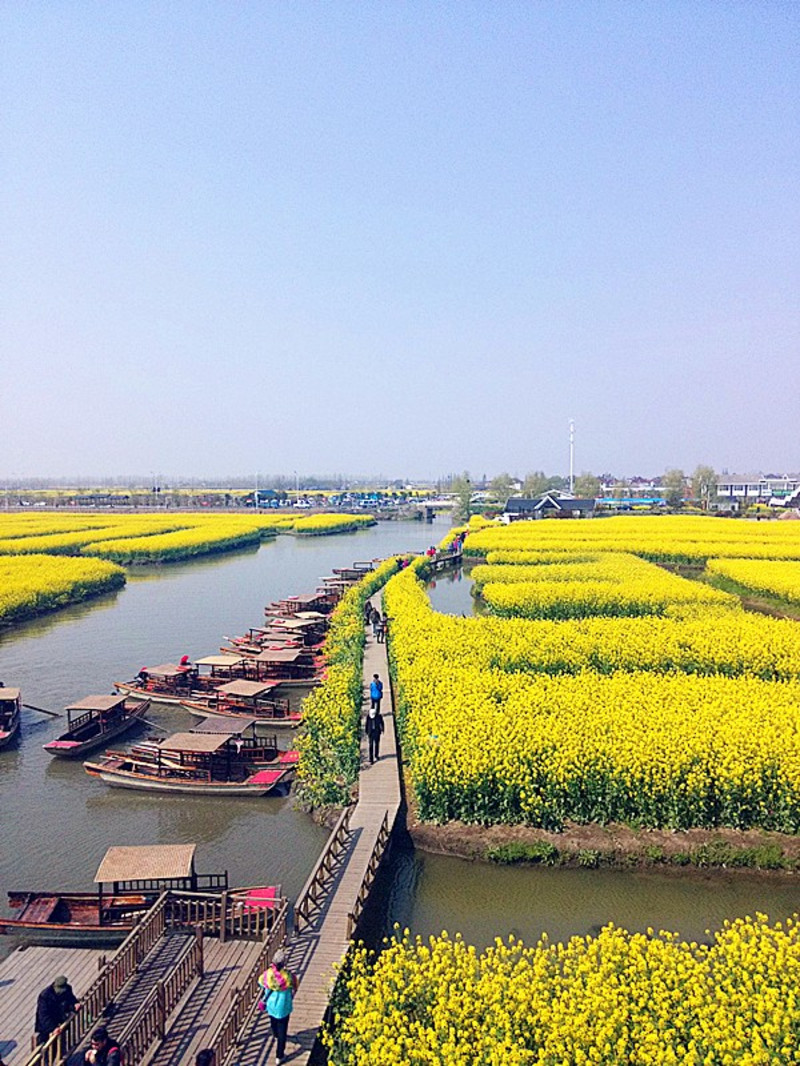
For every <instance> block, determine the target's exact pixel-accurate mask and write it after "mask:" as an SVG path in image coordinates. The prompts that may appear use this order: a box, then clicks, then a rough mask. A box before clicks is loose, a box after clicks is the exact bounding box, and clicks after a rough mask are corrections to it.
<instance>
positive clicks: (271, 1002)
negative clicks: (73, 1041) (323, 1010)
mask: <svg viewBox="0 0 800 1066" xmlns="http://www.w3.org/2000/svg"><path fill="white" fill-rule="evenodd" d="M258 983H259V986H260V988H261V993H260V995H259V1001H258V1006H259V1010H263V1011H264V1012H265V1013H266V1014H267V1016H268V1017H269V1021H270V1028H271V1030H272V1035H273V1036H274V1038H275V1062H276V1063H278V1064H280V1063H282V1062H283V1060H284V1056H285V1054H286V1040H287V1036H288V1032H289V1015H290V1014H291V1013H292V1008H293V1006H294V994H295V992H296V991H297V977H296V976H295V975H294V974H293V973H292V972H291V970H289V969H288V967H287V965H286V952H285V951H284V950H283V948H279V949H278V950H277V951H276V952H275V954H274V956H273V958H272V962H271V964H270V965H269V966H268V967H267V969H266V970H265V971H264V972H263V973H262V974H261V976H260V977H259V979H258ZM80 1009H81V1004H80V1003H79V1002H78V999H77V998H76V996H75V993H74V992H73V991H72V987H71V985H70V983H69V981H68V980H67V978H66V977H64V976H63V975H62V976H59V977H56V979H55V980H54V981H53V982H52V984H49V985H48V986H47V988H43V989H42V991H41V992H40V993H39V996H38V999H37V1001H36V1021H35V1023H34V1024H35V1031H36V1042H37V1044H40V1045H41V1044H45V1043H47V1041H48V1040H49V1038H50V1037H51V1036H52V1035H53V1033H55V1032H56V1030H58V1029H60V1028H61V1027H62V1026H64V1025H65V1024H66V1023H67V1022H68V1021H69V1019H70V1018H71V1017H72V1015H73V1014H75V1013H76V1011H79V1010H80ZM85 1063H89V1064H90V1066H125V1063H124V1058H123V1055H122V1049H121V1048H120V1046H119V1044H118V1042H117V1041H116V1040H115V1039H114V1038H113V1037H112V1036H111V1035H110V1034H109V1032H108V1030H107V1029H106V1028H105V1027H104V1026H99V1027H98V1028H97V1029H95V1030H94V1031H93V1032H92V1035H91V1037H90V1039H89V1047H88V1048H86V1049H85V1050H80V1051H77V1052H75V1053H74V1054H73V1055H71V1056H70V1057H69V1059H68V1060H67V1066H84V1064H85ZM0 1066H3V1062H2V1060H0ZM194 1066H217V1058H216V1053H215V1051H214V1049H213V1048H203V1049H202V1050H201V1051H198V1052H197V1054H196V1056H195V1059H194Z"/></svg>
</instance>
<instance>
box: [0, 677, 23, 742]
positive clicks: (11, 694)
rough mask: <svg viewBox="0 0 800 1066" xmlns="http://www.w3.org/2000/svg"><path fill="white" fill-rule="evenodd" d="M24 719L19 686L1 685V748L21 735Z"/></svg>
mask: <svg viewBox="0 0 800 1066" xmlns="http://www.w3.org/2000/svg"><path fill="white" fill-rule="evenodd" d="M21 720H22V693H21V692H20V690H19V689H18V688H5V687H4V686H2V685H0V748H7V747H8V745H9V744H11V743H13V741H15V740H16V739H17V737H18V736H19V727H20V722H21Z"/></svg>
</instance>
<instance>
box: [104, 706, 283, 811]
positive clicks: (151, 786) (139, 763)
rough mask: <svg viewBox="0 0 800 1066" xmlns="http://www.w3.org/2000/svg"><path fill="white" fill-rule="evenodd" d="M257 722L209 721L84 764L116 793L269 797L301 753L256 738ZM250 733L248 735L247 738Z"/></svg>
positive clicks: (273, 739) (271, 739)
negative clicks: (129, 790) (126, 790)
mask: <svg viewBox="0 0 800 1066" xmlns="http://www.w3.org/2000/svg"><path fill="white" fill-rule="evenodd" d="M255 725H256V722H255V719H253V718H250V719H245V720H237V721H225V720H223V719H220V718H217V719H211V718H209V719H207V721H206V722H204V723H203V725H202V726H200V727H198V728H197V729H195V730H193V731H191V732H186V733H173V735H172V736H169V737H165V738H163V739H159V740H148V741H146V742H143V743H141V744H136V745H134V746H133V747H132V748H131V750H130V751H128V752H119V751H109V752H106V754H105V755H103V756H101V757H100V759H98V760H97V762H85V763H84V764H83V768H84V770H85V771H86V773H87V774H89V775H90V777H96V778H98V779H99V780H100V781H103V782H105V783H106V784H107V785H112V786H115V787H118V788H136V789H142V790H144V791H148V792H177V793H183V794H185V795H193V796H266V795H267V794H268V793H270V792H274V791H275V790H276V789H277V788H278V787H279V786H282V785H284V784H288V783H289V781H290V779H291V777H292V776H293V774H294V767H295V765H296V763H297V752H286V751H284V752H281V751H279V750H278V744H277V739H276V738H275V737H271V738H261V737H257V736H256V732H255ZM245 734H247V735H245Z"/></svg>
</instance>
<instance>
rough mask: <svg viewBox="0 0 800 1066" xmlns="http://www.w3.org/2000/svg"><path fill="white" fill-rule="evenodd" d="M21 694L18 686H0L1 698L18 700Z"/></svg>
mask: <svg viewBox="0 0 800 1066" xmlns="http://www.w3.org/2000/svg"><path fill="white" fill-rule="evenodd" d="M19 696H20V689H18V688H0V700H18V699H19Z"/></svg>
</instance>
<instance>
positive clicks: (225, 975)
mask: <svg viewBox="0 0 800 1066" xmlns="http://www.w3.org/2000/svg"><path fill="white" fill-rule="evenodd" d="M261 946H262V945H261V942H260V941H257V940H228V941H227V942H226V943H224V944H221V943H220V942H219V940H217V939H211V938H207V939H206V940H205V942H204V947H203V967H204V972H203V976H202V978H201V979H200V980H199V981H195V982H193V983H192V984H191V985H190V986H189V989H188V991H187V993H186V995H185V996H184V998H183V999H182V1000H181V1002H180V1003H179V1004H178V1006H177V1008H176V1010H175V1012H174V1013H173V1015H172V1017H171V1019H170V1023H169V1028H168V1031H167V1034H166V1037H165V1039H164V1040H163V1042H162V1043H161V1044H159V1045H157V1046H156V1047H155V1048H153V1050H152V1051H151V1052H150V1054H149V1055H148V1057H147V1058H146V1059H144V1061H143V1064H142V1066H150V1064H156V1063H157V1064H158V1066H187V1064H190V1063H193V1062H194V1059H195V1055H196V1054H197V1052H198V1051H199V1050H200V1049H201V1048H204V1047H208V1046H209V1045H210V1044H211V1038H212V1037H213V1035H214V1032H215V1030H216V1028H217V1026H218V1024H219V1022H220V1020H221V1019H222V1016H223V1014H224V1013H225V1012H226V1011H227V1009H228V1007H229V1005H230V1002H231V996H232V994H233V992H234V991H235V990H236V989H237V988H238V987H239V985H240V984H241V975H242V973H246V972H247V971H248V970H249V969H250V967H251V966H252V965H253V964H254V963H255V961H256V959H257V958H258V953H259V952H260V950H261Z"/></svg>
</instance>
